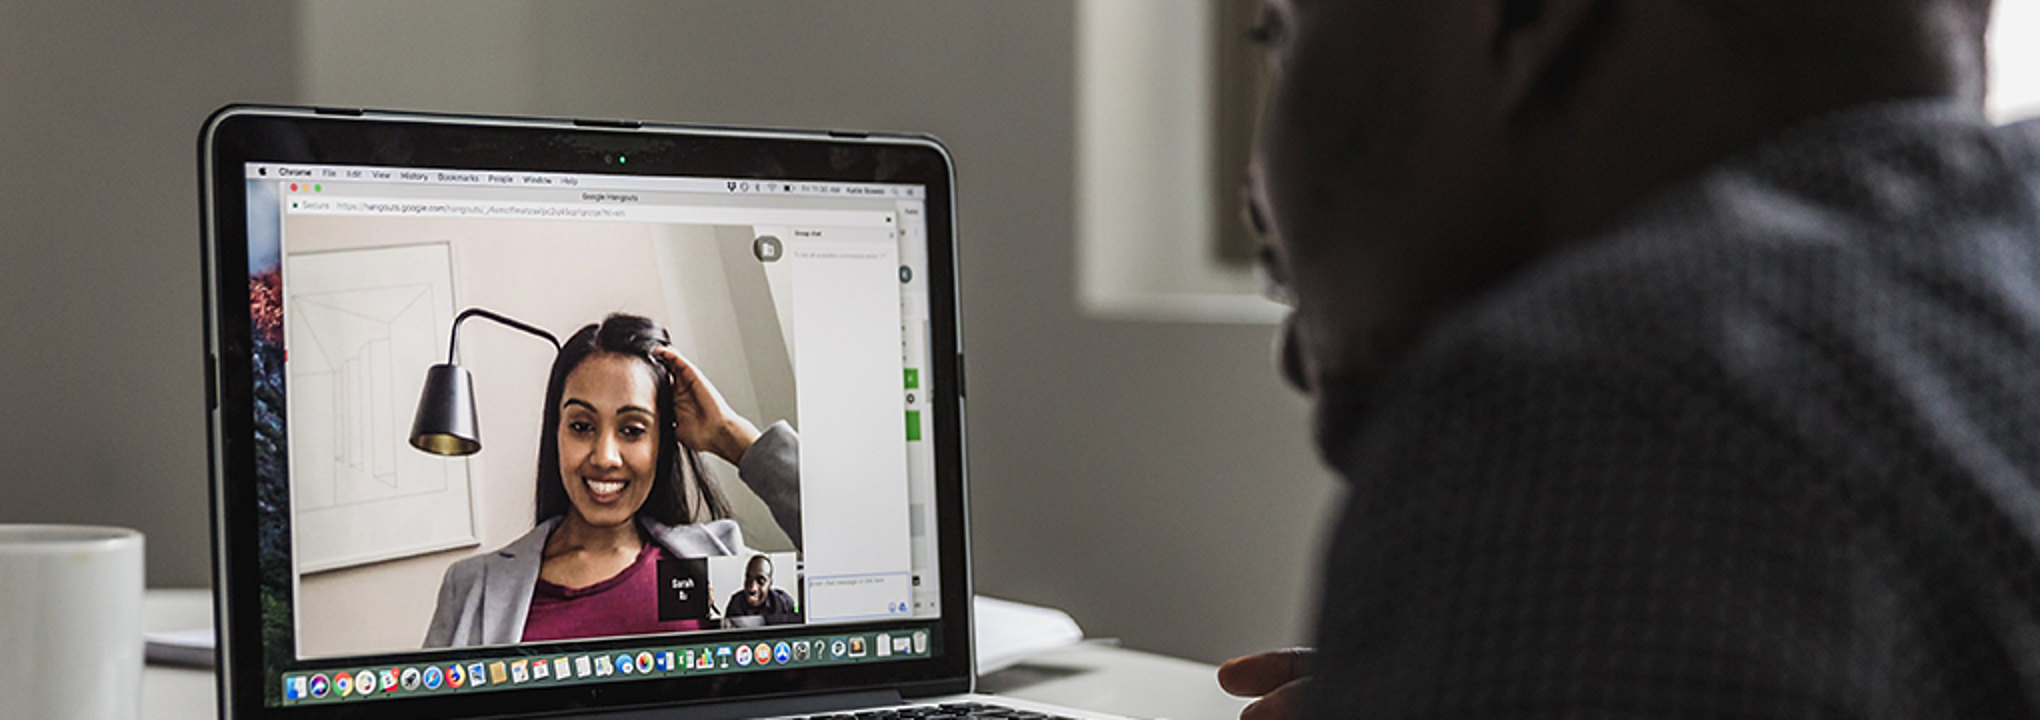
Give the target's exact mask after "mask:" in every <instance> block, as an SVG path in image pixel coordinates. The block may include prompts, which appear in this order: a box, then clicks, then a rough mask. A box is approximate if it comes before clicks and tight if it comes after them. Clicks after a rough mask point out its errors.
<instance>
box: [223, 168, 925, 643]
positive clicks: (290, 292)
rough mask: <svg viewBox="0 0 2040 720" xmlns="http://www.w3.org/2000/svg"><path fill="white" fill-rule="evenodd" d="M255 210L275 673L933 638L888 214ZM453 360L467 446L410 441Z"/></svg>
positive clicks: (351, 192)
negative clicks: (548, 654)
mask: <svg viewBox="0 0 2040 720" xmlns="http://www.w3.org/2000/svg"><path fill="white" fill-rule="evenodd" d="M249 187H250V196H251V198H254V199H255V200H257V201H258V202H251V213H250V214H251V217H250V220H251V222H250V227H251V232H250V236H251V238H253V242H254V245H255V246H254V247H252V248H251V253H250V288H251V301H252V306H253V309H254V311H255V312H254V318H255V323H256V328H255V330H256V333H255V335H256V344H257V346H258V347H257V355H258V357H257V362H256V367H257V396H258V398H257V405H258V408H257V421H258V425H261V426H264V427H265V429H267V430H269V431H270V432H268V433H266V434H265V437H268V438H270V439H271V440H273V441H274V442H275V443H276V445H277V447H276V448H275V449H276V450H277V452H273V453H270V454H269V455H268V456H267V457H269V458H271V462H272V464H273V465H274V466H273V467H266V468H262V467H258V475H260V477H261V478H262V482H263V485H264V486H265V488H264V491H263V492H260V493H259V494H261V495H263V496H264V499H265V501H266V502H265V504H271V503H273V504H274V505H276V507H275V509H274V510H273V514H274V515H278V516H281V518H282V519H283V520H287V522H265V523H264V525H265V538H266V540H265V548H264V550H265V557H266V558H275V559H278V560H281V561H282V562H281V563H280V564H283V565H284V567H287V568H288V596H287V601H285V602H280V603H265V608H266V610H265V614H266V616H267V618H268V619H269V620H270V621H271V623H270V624H271V625H272V627H273V628H274V629H279V630H285V629H287V633H288V636H289V637H290V639H291V649H290V655H291V657H292V658H294V659H297V660H313V659H319V658H342V657H351V656H364V655H376V654H390V653H406V652H411V653H415V652H420V651H429V650H433V649H442V648H463V647H480V646H497V645H514V644H519V643H543V642H557V641H576V640H589V639H601V638H621V637H637V636H647V635H664V634H676V633H678V634H685V633H712V632H719V631H729V630H735V629H743V628H754V627H761V626H767V625H787V624H826V623H836V622H853V621H861V620H874V619H885V618H899V617H910V616H914V615H916V614H917V613H918V614H921V615H922V616H927V615H931V614H933V613H934V612H936V610H935V608H933V607H932V603H931V602H929V601H928V600H927V599H926V595H925V593H926V592H928V590H918V591H917V588H916V585H917V582H916V580H917V578H916V574H917V572H918V570H920V569H928V570H930V571H931V572H932V544H927V545H916V543H917V542H920V540H919V539H920V538H921V537H923V536H924V535H925V534H926V528H925V526H926V525H928V524H929V523H928V518H925V517H917V516H916V515H915V514H916V513H919V512H923V509H924V507H925V505H927V504H928V503H927V501H926V500H916V499H915V498H914V497H911V495H912V494H913V493H915V492H921V490H918V489H916V488H915V487H914V485H915V483H914V482H911V481H910V470H909V468H910V466H920V465H924V464H925V463H926V462H927V460H926V458H924V457H920V456H921V455H925V454H926V453H927V452H928V451H927V450H926V448H925V441H924V440H923V437H924V434H925V433H926V432H927V428H926V427H925V426H924V425H922V424H920V423H922V420H921V418H920V417H919V415H920V413H918V412H916V410H915V406H916V405H917V404H918V403H919V402H921V399H919V398H917V397H915V394H916V392H915V391H916V390H918V387H916V383H915V379H916V378H915V376H916V374H917V373H918V372H919V368H917V367H915V366H916V365H917V363H915V362H912V361H911V359H910V354H905V353H903V348H909V347H911V346H913V345H915V344H916V342H917V339H918V338H917V337H912V336H913V335H915V333H913V332H912V331H914V330H920V329H922V327H921V326H920V325H919V324H917V323H915V322H912V321H910V320H908V319H904V318H903V316H904V315H906V314H907V309H908V308H910V307H912V305H913V302H912V298H911V295H910V294H903V289H902V288H903V285H907V284H908V278H910V277H911V267H912V265H911V264H912V263H913V262H914V261H915V259H914V258H903V257H902V250H901V248H902V243H901V238H902V236H904V235H906V234H907V233H908V231H907V230H904V229H902V228H901V227H900V220H899V218H900V213H898V212H895V211H893V209H892V208H891V207H890V206H887V205H884V204H882V203H873V204H869V205H867V206H852V205H848V204H845V203H841V202H838V203H833V204H822V203H815V204H814V205H816V207H813V208H809V207H802V206H799V205H797V204H796V205H793V206H787V205H786V204H781V205H779V206H760V207H728V206H714V205H710V204H699V203H697V204H689V203H686V202H675V203H672V204H665V205H654V204H647V205H644V206H639V207H631V208H628V209H626V210H616V209H615V208H614V207H613V206H611V205H608V204H606V202H605V200H604V199H603V198H600V197H594V198H592V199H590V198H588V196H582V201H579V202H576V201H573V200H572V198H564V196H561V195H559V194H557V193H553V194H538V193H535V192H512V191H489V192H480V191H475V192H468V193H466V194H465V195H460V196H459V197H458V198H457V200H458V202H452V203H449V202H446V197H445V195H447V193H444V192H436V191H437V190H439V189H438V188H430V189H431V190H433V191H435V192H429V193H422V194H423V195H424V199H423V200H411V199H407V198H405V197H403V194H404V193H405V192H407V191H410V190H411V189H410V188H402V187H391V186H385V185H377V184H374V183H366V182H363V183H347V182H339V183H319V184H317V186H316V189H314V185H312V184H309V183H302V184H301V183H292V182H287V181H267V182H257V181H253V180H251V182H250V184H249ZM648 195H649V194H648ZM634 197H635V196H634ZM563 198H564V199H563ZM263 200H269V201H273V205H268V204H266V203H264V202H260V201H263ZM257 205H263V206H264V207H259V208H258V207H256V206H257ZM549 207H557V208H565V209H567V211H550V210H547V209H546V208H549ZM865 207H869V208H870V209H868V210H867V209H864V208H865ZM265 220H266V221H267V222H268V223H270V225H269V227H273V228H274V232H275V235H274V236H271V237H270V240H271V241H272V242H273V245H270V246H268V247H265V246H264V243H263V241H262V238H263V235H264V234H263V233H261V232H258V231H257V228H258V227H260V226H261V223H262V221H265ZM915 230H916V231H918V228H915ZM470 311H475V312H470ZM463 313H467V315H465V316H463ZM457 318H463V319H460V320H459V322H458V331H457V332H456V330H455V327H456V319H457ZM532 330H537V331H539V332H532ZM543 334H550V335H551V336H552V338H550V339H548V338H546V337H543V336H542V335H543ZM555 343H557V344H555ZM265 353H267V357H268V358H269V359H268V360H267V361H265V360H264V357H265ZM903 355H906V356H907V357H908V358H909V359H903ZM445 365H452V366H457V367H458V371H457V372H456V373H454V374H457V375H459V376H461V378H462V379H461V380H460V382H464V383H466V386H465V387H464V388H463V389H462V390H461V391H460V392H458V393H455V394H456V395H459V396H460V397H459V398H458V400H459V401H460V402H455V403H453V404H454V405H455V406H460V405H462V403H471V406H472V411H471V413H472V414H471V415H463V417H465V418H468V420H467V421H468V422H470V423H471V425H472V426H473V427H472V430H473V433H472V434H473V435H475V436H476V437H475V438H474V442H473V444H475V445H478V448H467V447H453V448H449V447H440V446H437V445H435V444H434V443H432V442H424V441H418V442H414V438H413V431H414V429H416V428H414V425H422V424H424V421H423V420H421V419H420V414H421V412H423V411H422V410H421V405H425V404H431V403H430V401H431V400H432V397H433V393H428V392H427V385H428V379H432V380H433V381H435V382H436V381H437V380H439V379H443V378H442V375H444V374H445V373H446V372H447V371H444V370H439V369H435V366H445ZM903 370H904V372H903ZM903 379H904V380H906V383H907V385H909V387H910V388H911V389H910V391H909V392H906V393H903V392H902V380H903ZM265 391H266V392H265ZM436 391H437V392H439V393H440V395H439V399H440V400H441V401H444V400H446V398H445V397H444V396H445V388H436ZM442 404H444V403H442ZM265 411H267V412H265ZM450 412H454V413H455V414H463V413H466V412H468V411H467V410H466V409H465V407H455V408H454V410H452V411H450ZM902 417H906V418H908V419H909V422H908V424H907V426H906V427H902V424H901V422H900V418H902ZM441 419H443V418H441ZM421 448H422V449H421ZM449 449H450V450H451V452H449ZM428 450H430V451H428ZM469 450H472V452H471V453H470V454H461V453H462V452H467V451H469ZM261 456H262V454H261V453H258V457H261ZM929 487H932V480H930V481H929ZM271 527H274V528H276V530H275V532H276V534H277V535H279V536H280V537H278V538H275V539H273V540H272V539H267V538H268V530H269V528H271ZM272 546H273V547H272ZM285 551H287V554H284V552H285ZM277 594H280V593H277ZM279 599H281V598H279ZM278 626H280V627H278Z"/></svg>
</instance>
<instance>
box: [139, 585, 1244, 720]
mask: <svg viewBox="0 0 2040 720" xmlns="http://www.w3.org/2000/svg"><path fill="white" fill-rule="evenodd" d="M142 610H143V614H144V615H145V616H146V617H144V618H143V626H144V627H145V628H147V629H148V630H151V631H165V630H178V629H182V628H190V627H203V626H205V625H207V624H210V623H211V622H212V596H211V595H210V593H208V592H207V591H204V590H150V591H149V596H148V599H147V601H146V602H145V603H144V605H143V609H142ZM1214 672H1216V669H1215V668H1213V667H1212V666H1210V665H1205V664H1203V663H1196V662H1191V661H1188V660H1178V659H1176V658H1170V657H1163V656H1161V655H1155V654H1152V653H1144V652H1140V651H1137V650H1127V649H1124V648H1118V647H1112V646H1109V645H1102V644H1096V643H1087V644H1084V645H1079V646H1076V647H1072V648H1065V649H1062V650H1056V651H1053V652H1049V653H1045V654H1043V655H1040V656H1038V657H1035V658H1033V659H1031V660H1029V661H1027V662H1024V663H1021V664H1019V665H1016V666H1014V667H1011V668H1007V669H1005V670H1001V671H999V672H996V673H992V674H990V675H986V676H984V677H982V678H979V679H978V690H979V691H980V692H986V693H992V694H997V695H1009V696H1012V697H1017V698H1024V699H1027V700H1033V701H1036V702H1044V703H1051V704H1055V705H1063V706H1066V707H1072V708H1081V709H1085V710H1094V711H1099V712H1108V713H1116V714H1120V715H1129V716H1134V717H1148V718H1174V719H1175V720H1233V719H1234V718H1237V717H1239V714H1240V708H1241V707H1242V706H1244V705H1245V704H1246V701H1244V700H1240V699H1238V698H1233V697H1229V696H1227V695H1226V694H1225V693H1224V692H1222V691H1220V690H1219V689H1218V683H1217V681H1216V680H1214V679H1213V678H1214V677H1215V675H1213V673H1214ZM214 692H215V689H214V682H213V673H212V671H211V670H207V669H199V668H184V667H169V666H162V665H150V666H149V667H148V669H147V670H146V671H144V672H143V673H142V717H143V718H144V720H198V719H199V718H212V717H216V716H217V715H218V711H217V710H216V709H215V705H214V697H213V693H214Z"/></svg>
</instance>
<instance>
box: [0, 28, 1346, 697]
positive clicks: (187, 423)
mask: <svg viewBox="0 0 2040 720" xmlns="http://www.w3.org/2000/svg"><path fill="white" fill-rule="evenodd" d="M15 7H16V5H5V6H0V108H4V109H0V113H4V114H0V118H4V123H5V128H6V129H8V130H11V131H13V132H10V133H8V139H7V140H6V141H5V142H6V146H5V147H6V150H4V151H0V152H4V153H5V155H4V156H0V158H4V159H5V161H6V162H5V165H4V166H5V167H7V168H8V171H7V172H6V174H5V175H6V179H5V180H4V182H6V183H8V185H7V187H8V189H9V192H6V193H4V195H0V208H4V209H0V218H4V220H5V222H4V224H0V228H4V229H0V233H6V234H7V236H8V240H7V242H6V243H5V248H6V249H5V250H0V252H4V253H5V255H4V256H0V259H4V260H5V261H6V262H5V264H4V268H5V269H4V270H0V272H4V273H5V275H4V277H5V278H6V280H5V285H4V287H0V292H4V293H5V296H4V297H5V299H6V301H7V304H6V306H5V307H4V308H0V322H4V323H5V324H6V326H5V328H4V331H5V336H6V337H8V338H9V341H8V342H7V344H6V349H5V350H0V372H4V373H5V374H4V375H0V378H4V388H5V389H4V392H5V393H6V395H5V396H4V399H6V400H8V401H10V402H9V403H8V404H7V407H9V408H11V409H12V412H9V413H7V414H6V415H5V416H4V417H6V419H5V420H0V423H4V425H0V438H4V439H0V443H4V445H0V449H4V450H6V451H8V452H7V453H6V454H5V455H4V457H10V458H15V462H13V463H11V464H10V467H9V469H8V471H7V472H0V487H4V488H5V489H6V490H8V492H6V494H5V496H7V497H10V498H23V497H25V498H28V501H27V502H26V503H25V504H24V503H18V502H13V501H10V502H9V503H8V504H6V505H5V506H0V521H17V520H65V521H95V522H109V523H122V524H130V525H135V526H138V527H141V528H142V529H144V530H145V531H147V532H149V533H150V536H151V538H150V539H151V543H152V545H151V550H152V552H151V567H150V571H151V581H152V582H154V583H157V584H172V583H178V584H192V583H200V582H203V581H204V579H205V572H206V571H205V563H204V557H205V547H206V546H205V539H204V534H203V532H204V510H203V502H204V490H203V484H202V480H201V479H202V477H203V475H204V472H205V464H204V456H203V450H202V447H201V438H202V429H201V427H200V425H199V414H198V408H199V402H200V400H199V386H198V384H197V379H198V377H199V370H198V364H197V362H196V358H197V349H198V344H199V343H198V338H197V328H198V316H197V306H198V305H197V303H198V299H197V295H198V285H197V276H198V268H197V257H196V253H195V251H194V249H195V242H194V239H193V233H194V229H195V226H196V223H195V221H194V217H193V215H194V211H193V210H192V193H191V187H192V180H191V176H190V174H189V173H190V166H191V162H192V157H191V140H192V135H193V134H194V133H195V130H196V128H197V126H198V124H199V122H200V120H201V119H202V118H203V117H204V114H205V112H206V110H207V109H209V108H210V107H211V106H213V105H216V104H218V102H220V101H222V100H224V99H226V98H228V97H249V98H256V99H268V100H276V99H285V100H295V101H300V102H308V103H318V104H332V105H356V106H371V107H390V108H407V109H432V110H454V111H470V112H497V113H535V114H564V115H578V116H584V117H585V116H594V117H635V118H648V119H660V120H678V121H692V122H711V123H747V124H770V125H786V126H828V127H864V128H881V129H905V130H923V131H929V132H933V133H935V134H937V135H939V136H941V137H942V138H943V139H944V140H945V141H947V142H948V144H949V145H950V148H951V149H952V150H953V151H954V153H955V154H956V157H957V161H958V166H959V175H960V179H959V182H960V183H961V188H962V192H961V201H960V206H961V207H960V216H961V217H960V221H961V225H962V230H961V246H962V264H963V274H962V283H963V297H964V315H965V346H966V348H965V349H966V351H967V352H968V353H969V356H970V368H969V371H970V376H969V380H970V415H969V421H970V441H971V445H970V453H971V473H972V474H971V479H972V493H973V498H972V501H973V512H974V519H975V522H976V527H975V542H976V562H977V566H976V567H977V577H978V581H979V582H978V589H979V591H980V592H983V593H985V594H990V595H998V596H1004V597H1010V598H1015V599H1019V600H1024V601H1030V602H1036V603H1043V604H1048V605H1054V606H1057V607H1061V608H1064V609H1067V610H1069V611H1070V612H1071V614H1072V615H1074V616H1075V617H1076V618H1077V619H1078V621H1079V622H1081V623H1082V624H1083V625H1084V626H1085V628H1086V630H1087V632H1088V633H1089V634H1090V635H1092V636H1096V637H1119V638H1123V639H1124V640H1125V641H1126V642H1127V644H1129V645H1132V646H1135V647H1140V648H1144V649H1151V650H1156V651H1160V652H1166V653H1173V654H1179V655H1185V656H1189V657H1194V658H1200V659H1206V660H1217V659H1222V658H1224V657H1227V656H1230V655H1232V654H1237V653H1241V652H1246V651H1249V650H1253V649H1256V648H1260V647H1264V646H1268V645H1273V644H1281V643H1289V642H1294V641H1296V640H1298V639H1300V638H1301V637H1302V636H1303V631H1304V630H1303V629H1304V627H1305V619H1304V614H1305V612H1304V611H1305V608H1306V606H1307V602H1306V600H1305V598H1306V595H1307V593H1308V581H1307V579H1306V578H1307V577H1308V576H1309V575H1310V571H1311V569H1312V567H1313V566H1314V563H1315V551H1314V549H1313V548H1314V543H1315V539H1316V537H1317V535H1318V531H1319V528H1320V527H1321V524H1322V520H1323V516H1324V514H1325V506H1326V502H1327V500H1328V499H1329V498H1330V497H1331V493H1332V491H1331V487H1332V484H1331V482H1330V481H1329V480H1328V475H1327V474H1326V473H1325V472H1324V471H1323V470H1322V469H1321V468H1320V467H1319V465H1318V464H1317V462H1316V460H1315V456H1314V455H1313V454H1312V453H1311V451H1310V449H1309V447H1308V445H1307V444H1306V442H1305V439H1304V436H1305V432H1304V426H1305V422H1306V409H1305V406H1304V404H1303V402H1302V401H1301V400H1299V399H1297V398H1295V397H1294V396H1292V395H1291V394H1290V393H1289V392H1288V391H1287V390H1286V389H1284V388H1282V387H1281V386H1280V384H1279V383H1278V381H1277V380H1276V379H1275V373H1274V370H1273V368H1272V366H1271V363H1270V362H1269V360H1268V357H1269V352H1268V349H1267V348H1268V343H1269V335H1270V330H1269V328H1267V327H1262V326H1250V325H1249V326H1241V325H1217V326H1209V325H1193V324H1159V323H1127V322H1107V321H1096V320H1090V319H1086V318H1085V317H1083V316H1082V315H1081V314H1080V313H1079V312H1078V310H1077V308H1076V303H1075V300H1074V298H1075V279H1074V275H1075V268H1074V257H1075V248H1074V246H1073V243H1072V240H1071V232H1072V207H1073V205H1072V197H1071V189H1070V188H1071V184H1072V182H1073V157H1072V156H1073V152H1074V149H1073V144H1074V138H1073V117H1074V107H1073V105H1072V102H1073V98H1074V91H1073V85H1072V82H1073V74H1074V66H1073V64H1072V63H1073V58H1072V49H1073V28H1072V21H1073V18H1074V13H1073V11H1072V7H1071V6H1070V4H1069V3H1067V2H1048V1H1034V2H997V1H991V0H981V1H974V2H946V3H933V2H908V1H906V0H896V1H895V0H889V1H884V2H876V1H874V2H857V3H834V2H820V1H818V0H817V1H813V2H778V3H769V4H767V3H709V2H687V3H670V2H581V3H571V4H569V3H558V4H536V3H529V2H479V1H469V0H463V1H458V2H436V3H432V4H429V5H428V4H412V3H400V2H345V3H343V2H323V1H310V2H302V3H299V4H297V5H283V6H275V7H272V6H271V5H268V4H250V5H249V6H248V7H250V8H258V7H259V8H264V9H263V10H261V12H260V15H261V16H262V20H261V22H260V23H257V24H260V25H261V27H260V28H251V27H249V26H248V25H249V24H250V23H253V22H256V21H254V20H249V19H247V18H246V16H245V15H242V14H240V13H230V12H226V11H225V10H224V9H223V6H214V5H207V4H198V5H191V4H178V5H177V6H176V8H177V10H176V15H175V16H174V17H160V18H159V17H143V18H128V17H121V16H109V17H97V15H98V13H95V12H93V11H90V10H86V9H78V8H71V7H70V6H68V5H58V4H55V3H49V4H48V8H47V9H38V10H36V11H34V12H30V13H28V15H29V17H28V18H27V24H28V27H27V28H26V29H24V27H23V24H24V23H23V22H21V21H17V20H15V19H14V18H11V17H9V15H10V14H20V11H18V10H15V9H13V8H15ZM38 7H39V8H40V6H38ZM278 7H280V8H284V9H277V8H278ZM293 9H294V10H295V12H296V13H298V15H299V17H298V18H296V20H297V22H296V25H295V28H296V29H295V30H293V29H292V27H291V23H292V18H291V11H292V10H293ZM133 12H135V13H138V14H142V15H145V16H146V15H164V14H168V13H170V12H171V11H170V10H154V9H144V8H141V7H140V4H139V3H138V4H137V7H136V8H135V9H134V10H133ZM251 12H252V11H251ZM71 25H78V26H83V27H91V28H94V29H93V30H92V32H95V33H100V34H102V35H109V36H110V37H105V38H102V41H100V42H84V43H74V41H73V40H72V39H70V38H66V37H65V36H66V34H70V35H71V36H72V37H76V36H77V34H78V33H82V32H83V30H82V29H73V28H71V27H69V26H71ZM45 33H47V34H52V35H55V36H56V38H48V37H40V38H39V37H25V38H23V39H19V40H17V39H16V38H14V37H12V35H16V34H20V35H24V36H40V35H43V34H45ZM165 36H170V37H173V38H174V40H172V39H166V37H165ZM172 48H175V49H177V51H176V52H171V51H170V50H171V49H172ZM52 72H55V73H65V74H68V75H69V76H70V77H69V81H68V82H66V81H63V80H52V79H50V78H48V77H46V76H45V73H52ZM293 72H294V73H295V75H291V73H293ZM166 76H167V77H166ZM66 105H71V106H83V107H92V108H94V109H95V110H97V111H98V112H97V113H96V114H95V113H89V112H88V113H85V117H84V118H83V121H82V122H80V121H79V113H77V112H74V111H72V110H70V109H69V108H66V107H64V106H66ZM133 118H142V119H141V122H142V123H144V124H143V125H140V126H130V122H131V121H132V119H133ZM137 127H140V128H142V131H139V132H138V131H137V129H136V128H137ZM109 141H112V142H117V143H118V144H120V145H121V149H113V148H109V147H106V146H104V145H102V144H101V143H106V142H109ZM91 160H96V162H92V161H91ZM80 161H85V162H82V163H81V162H80ZM29 168H33V171H32V172H23V170H24V169H29ZM116 168H118V170H116ZM126 172H134V173H137V175H136V176H137V177H141V178H153V180H152V181H150V182H148V183H147V184H145V185H141V186H135V185H130V184H127V183H126V182H119V183H117V182H116V178H119V179H122V180H123V181H125V180H126V178H128V177H129V176H127V175H117V173H126ZM38 176H46V177H45V181H44V182H37V181H35V180H32V179H31V178H33V177H38ZM50 179H54V181H53V182H49V181H48V180H50ZM88 193H90V194H94V195H97V196H103V197H108V198H112V199H117V200H118V201H119V202H118V203H117V204H116V205H114V206H112V207H110V208H102V207H96V206H95V207H91V208H89V209H86V210H84V211H82V212H81V211H80V208H81V204H80V203H78V202H76V201H75V200H72V201H70V202H63V200H64V199H66V198H76V197H80V196H84V195H86V194H88ZM31 338H33V342H25V341H26V340H28V339H31ZM24 458H25V459H26V462H24V461H23V459H24Z"/></svg>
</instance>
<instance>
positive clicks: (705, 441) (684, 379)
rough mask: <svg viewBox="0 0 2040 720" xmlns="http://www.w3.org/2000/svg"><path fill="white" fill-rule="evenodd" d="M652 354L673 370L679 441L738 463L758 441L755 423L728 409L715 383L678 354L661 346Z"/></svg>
mask: <svg viewBox="0 0 2040 720" xmlns="http://www.w3.org/2000/svg"><path fill="white" fill-rule="evenodd" d="M652 356H653V357H656V358H658V359H659V361H660V362H663V363H665V364H666V369H667V370H669V371H671V372H672V373H673V427H674V432H675V434H677V435H679V437H680V442H681V443H683V444H685V445H687V446H688V447H691V448H695V449H699V450H706V451H708V452H710V453H713V454H715V455H716V456H717V457H720V458H722V459H724V460H728V461H729V462H730V464H732V465H734V464H737V463H739V462H742V461H743V459H744V452H745V451H748V450H750V449H751V443H754V442H757V441H758V426H756V425H752V424H751V421H749V420H746V419H744V417H743V416H741V415H738V414H736V413H735V412H732V411H730V406H729V403H726V402H723V398H722V393H721V392H718V391H716V389H715V383H712V382H709V380H708V376H707V375H703V374H701V371H700V370H697V369H695V367H694V364H693V363H690V362H687V358H683V357H680V353H677V352H674V351H673V349H672V348H668V347H662V348H656V349H654V350H652Z"/></svg>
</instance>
